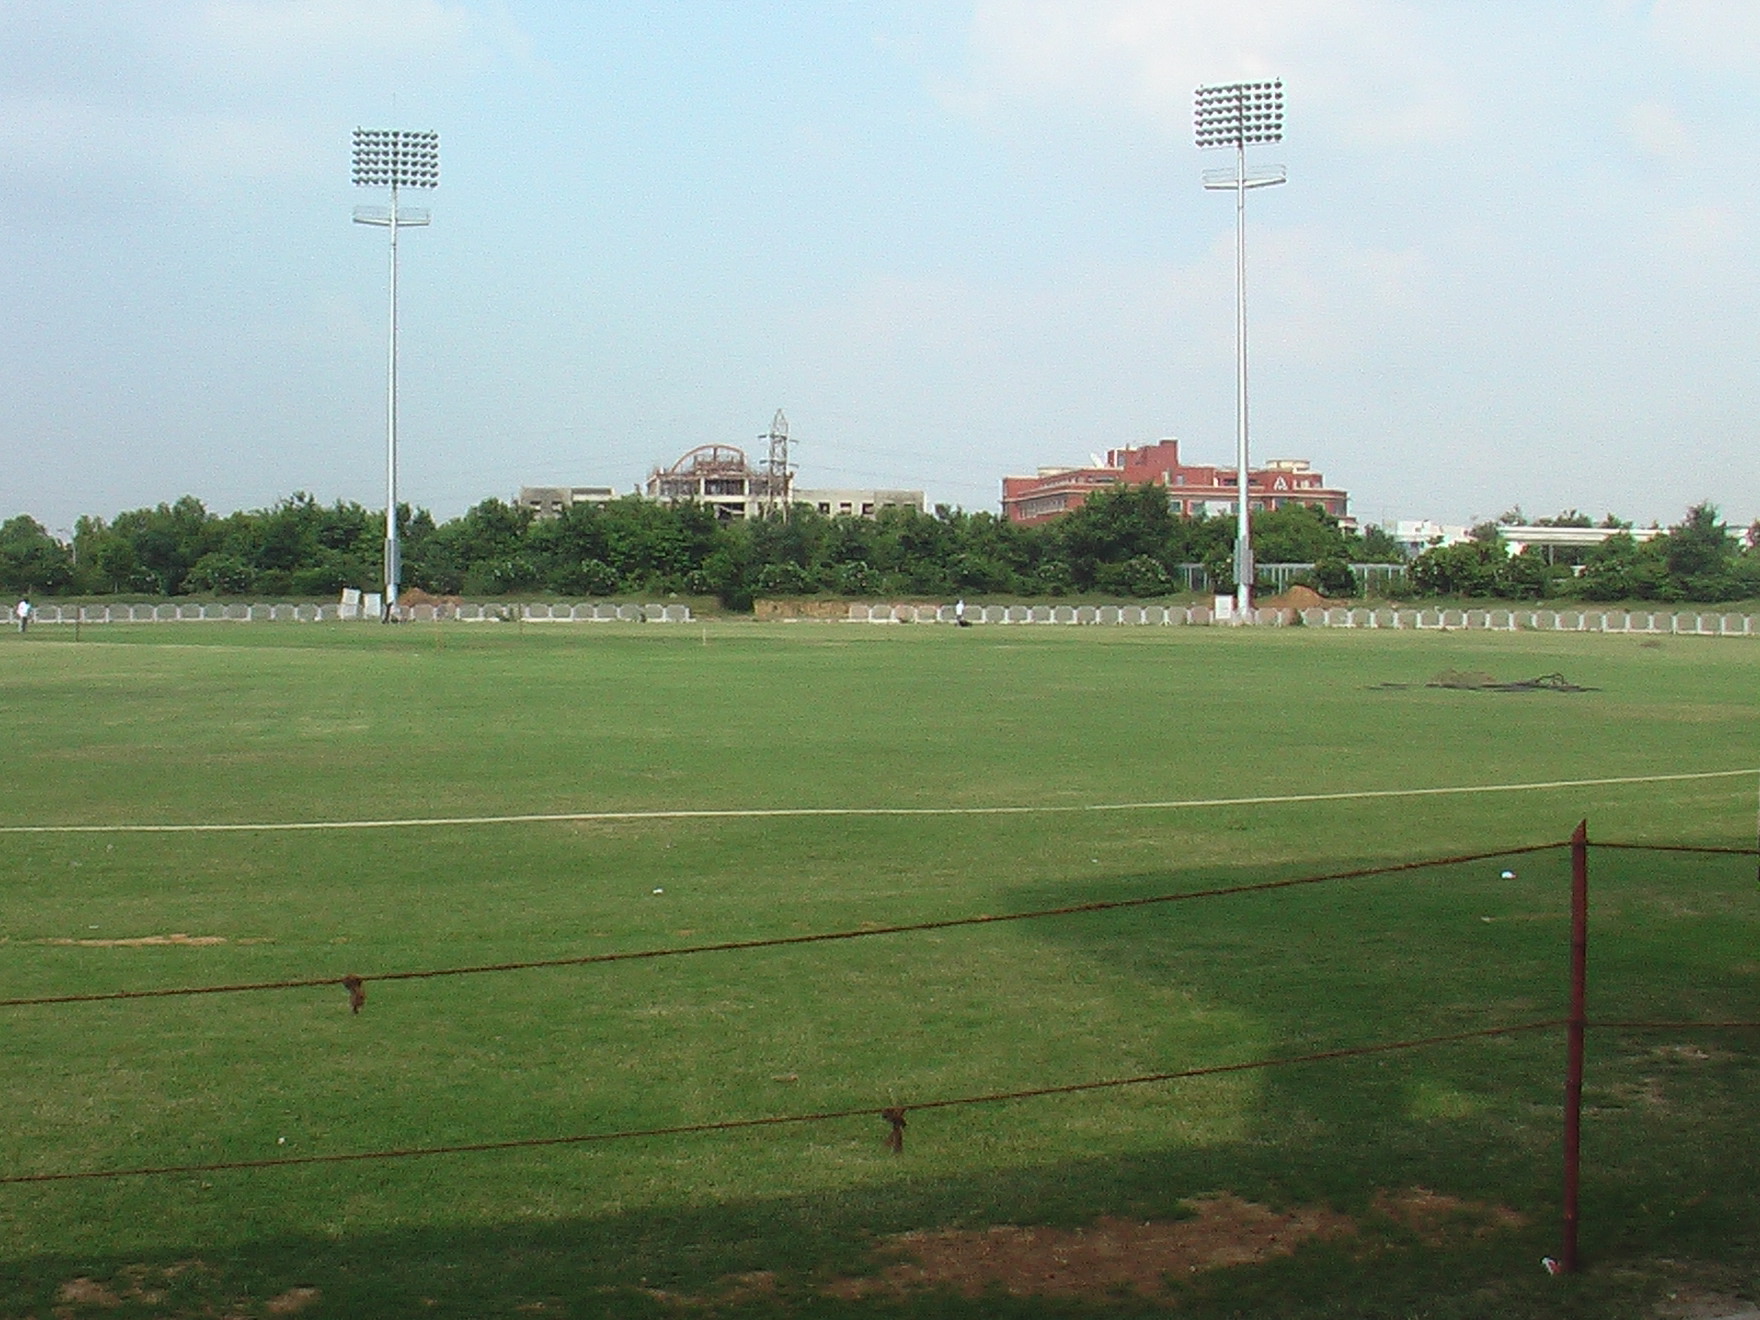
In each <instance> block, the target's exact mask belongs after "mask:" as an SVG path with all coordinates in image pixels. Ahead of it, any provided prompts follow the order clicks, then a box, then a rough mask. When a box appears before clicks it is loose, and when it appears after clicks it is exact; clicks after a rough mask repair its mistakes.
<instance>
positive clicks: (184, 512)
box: [0, 486, 1760, 609]
mask: <svg viewBox="0 0 1760 1320" xmlns="http://www.w3.org/2000/svg"><path fill="white" fill-rule="evenodd" d="M1518 512H1519V511H1518ZM1561 516H1562V515H1561ZM1572 516H1573V517H1574V516H1575V515H1572ZM1506 517H1507V515H1506ZM1518 521H1519V518H1518ZM1584 521H1585V522H1586V520H1584ZM1487 526H1488V527H1489V528H1490V530H1489V531H1488V532H1487V530H1486V529H1485V528H1481V529H1476V532H1477V533H1479V534H1480V535H1479V539H1476V540H1474V541H1472V542H1469V543H1467V544H1465V545H1458V546H1448V547H1442V546H1437V547H1433V548H1431V549H1428V550H1426V551H1424V552H1423V553H1422V554H1420V555H1418V556H1417V558H1416V559H1415V560H1413V561H1412V562H1411V564H1410V569H1409V574H1408V583H1407V586H1406V587H1405V588H1404V589H1403V590H1404V594H1407V595H1447V596H1467V597H1471V596H1489V595H1495V596H1503V597H1506V598H1516V599H1522V598H1539V597H1548V598H1551V597H1558V596H1567V595H1575V596H1581V597H1583V598H1584V599H1590V600H1619V599H1653V600H1665V601H1666V600H1708V601H1709V600H1730V599H1736V598H1738V597H1741V596H1745V595H1755V594H1760V553H1757V552H1756V550H1755V549H1754V546H1753V544H1752V542H1753V539H1754V538H1753V536H1752V535H1750V537H1749V538H1748V540H1747V542H1743V541H1742V540H1740V539H1738V538H1737V537H1736V536H1734V535H1733V534H1732V533H1731V532H1730V530H1729V529H1728V528H1727V527H1726V526H1724V525H1723V524H1722V523H1721V522H1720V521H1719V520H1718V517H1717V511H1716V509H1715V508H1713V507H1712V506H1710V505H1699V506H1696V507H1695V508H1693V509H1692V510H1689V512H1688V515H1687V518H1686V519H1685V520H1684V521H1683V522H1682V523H1681V524H1680V525H1679V526H1678V527H1675V528H1673V529H1671V530H1670V531H1669V532H1668V534H1667V535H1664V536H1659V537H1657V538H1656V539H1654V540H1651V541H1648V542H1645V543H1642V544H1640V543H1638V542H1637V541H1635V540H1634V539H1633V538H1632V537H1631V536H1630V535H1618V536H1615V537H1613V538H1612V539H1611V540H1609V541H1608V542H1606V543H1605V544H1604V545H1602V546H1599V547H1595V548H1593V549H1590V550H1587V551H1583V552H1573V553H1572V554H1569V555H1562V556H1561V555H1557V554H1554V555H1550V556H1549V555H1547V554H1545V553H1543V552H1537V551H1534V550H1530V551H1527V552H1525V553H1523V554H1521V555H1515V556H1510V555H1508V554H1506V553H1505V551H1504V548H1503V546H1502V545H1501V543H1500V542H1499V541H1498V540H1497V539H1496V534H1495V527H1494V525H1487ZM1234 535H1235V520H1234V518H1233V517H1227V516H1224V517H1188V516H1184V515H1181V514H1177V513H1174V512H1173V511H1172V510H1171V509H1170V507H1169V504H1168V499H1167V493H1166V491H1164V490H1162V489H1161V488H1159V487H1156V486H1115V487H1111V488H1109V489H1106V490H1102V491H1099V492H1096V493H1095V494H1094V495H1092V496H1090V497H1089V498H1088V500H1087V501H1086V502H1085V503H1084V504H1083V505H1082V507H1081V508H1079V509H1077V510H1075V511H1073V512H1071V513H1069V514H1067V515H1065V516H1064V517H1061V518H1058V519H1055V520H1053V521H1051V522H1047V523H1042V524H1038V525H1034V526H1021V525H1019V524H1016V523H1011V522H1009V521H1008V520H1007V519H1005V518H1003V517H1001V516H999V515H996V514H992V513H988V512H980V513H967V512H965V511H964V510H961V509H950V508H947V507H940V508H937V509H936V510H935V512H934V513H932V514H929V513H922V512H919V511H917V510H915V509H884V510H882V511H881V512H880V515H879V516H878V517H876V518H856V517H851V516H848V515H835V516H826V515H824V514H821V513H819V512H818V511H817V510H815V509H813V508H811V507H810V506H807V505H797V506H795V507H794V508H793V509H792V510H790V511H789V513H788V516H787V517H767V518H760V519H753V520H748V521H736V522H723V521H720V520H718V519H717V518H716V516H715V514H714V512H713V511H712V510H711V509H709V508H707V507H705V506H703V505H696V504H661V503H658V502H655V501H652V500H645V499H641V498H638V497H635V496H630V497H626V498H624V499H619V500H614V501H611V502H609V503H604V504H580V505H575V506H574V507H572V508H569V509H566V510H564V511H563V513H562V514H561V515H560V516H558V517H553V518H543V519H539V518H536V517H534V516H533V514H532V513H531V512H530V511H529V510H527V509H524V508H520V507H517V506H515V505H511V504H508V503H506V502H504V501H502V500H499V499H489V500H484V501H483V502H482V503H480V504H478V505H477V506H476V507H475V508H472V509H471V510H470V511H469V512H467V513H465V514H463V515H461V516H460V517H458V518H454V519H451V520H449V521H446V522H437V521H436V520H435V519H434V517H433V516H432V515H431V514H430V513H429V512H428V511H427V510H425V509H413V510H412V509H410V508H409V507H407V506H403V507H400V508H399V509H398V537H399V541H400V543H401V548H402V554H403V578H402V580H403V583H404V585H405V586H406V587H409V588H419V589H421V590H424V591H427V592H430V593H432V594H434V595H437V596H451V595H462V596H474V597H479V598H481V597H492V596H503V595H520V594H528V593H534V594H535V593H551V594H558V595H563V596H573V597H615V596H626V595H660V596H664V595H671V594H681V595H691V596H714V597H717V598H718V599H719V600H720V601H721V602H722V603H723V604H724V605H725V606H727V607H729V608H732V609H746V608H750V606H751V602H752V601H753V599H754V598H756V597H759V596H800V595H814V594H828V595H840V596H855V597H886V596H911V595H923V596H948V595H954V594H963V595H971V596H986V595H989V596H1025V597H1037V596H1064V595H1072V594H1098V595H1108V596H1121V597H1125V596H1128V597H1155V596H1168V595H1175V594H1178V593H1180V592H1182V591H1184V590H1185V587H1186V582H1185V578H1184V575H1183V573H1182V566H1184V565H1188V564H1201V565H1203V566H1204V567H1205V568H1206V569H1207V570H1208V571H1209V574H1210V576H1211V579H1212V581H1213V582H1214V583H1215V584H1217V585H1218V586H1219V587H1220V588H1222V589H1226V588H1227V587H1228V586H1229V585H1230V583H1231V581H1232V579H1231V568H1230V565H1231V560H1232V557H1233V551H1234ZM1252 539H1253V548H1254V552H1255V556H1256V558H1257V559H1258V561H1259V562H1260V563H1262V564H1263V563H1302V564H1312V565H1314V568H1313V569H1312V570H1311V572H1310V573H1309V574H1308V580H1309V582H1310V585H1312V586H1314V587H1315V588H1316V589H1318V590H1319V591H1321V592H1322V593H1323V594H1327V595H1336V596H1348V595H1354V594H1357V584H1356V580H1355V578H1354V577H1353V574H1352V570H1351V568H1350V565H1351V564H1353V563H1358V564H1361V563H1382V564H1398V563H1404V562H1405V558H1404V556H1403V554H1402V553H1401V551H1400V548H1399V547H1398V546H1397V545H1396V544H1395V542H1394V541H1393V540H1392V539H1391V538H1390V537H1389V536H1388V535H1387V534H1386V533H1385V532H1383V531H1382V530H1381V529H1379V528H1375V527H1370V528H1366V529H1364V530H1362V531H1360V532H1359V531H1355V530H1352V529H1350V528H1347V527H1344V526H1342V525H1341V524H1340V523H1339V521H1338V520H1337V519H1336V518H1334V517H1333V516H1332V515H1330V514H1328V513H1326V512H1325V511H1323V510H1321V509H1320V508H1318V507H1314V506H1307V505H1300V506H1286V507H1285V508H1282V509H1276V510H1267V511H1265V512H1263V513H1258V514H1255V515H1254V518H1253V524H1252ZM383 541H384V521H383V515H382V514H380V513H376V512H375V511H373V510H370V509H367V508H364V507H363V506H361V505H359V504H354V503H350V502H346V501H337V502H336V503H334V504H330V505H324V504H320V503H318V502H317V501H316V500H315V499H313V498H312V497H311V496H310V495H307V494H304V493H296V494H294V495H292V496H290V497H288V498H287V499H284V500H280V501H278V502H277V503H275V504H274V505H273V506H271V507H270V508H267V509H257V510H250V511H242V512H237V513H231V514H226V515H218V514H215V513H213V512H211V511H209V510H208V509H207V508H206V507H204V506H203V504H202V502H201V501H200V500H198V499H196V498H195V497H193V496H185V497H183V498H182V499H180V500H177V501H176V502H175V503H172V504H160V505H157V506H155V507H153V508H149V509H136V510H132V511H129V512H125V513H120V514H117V515H116V516H115V517H114V518H112V519H109V520H108V521H106V520H105V519H102V518H97V517H85V518H81V519H79V521H78V522H77V524H76V525H75V528H74V534H73V539H72V541H71V543H68V542H62V541H60V540H58V539H56V538H55V537H52V536H50V535H49V534H48V532H47V531H46V530H45V529H44V528H43V527H42V525H41V524H39V523H38V522H37V521H36V520H35V519H33V518H31V517H29V516H28V515H19V516H17V517H14V518H12V519H11V520H9V521H7V522H6V523H4V524H0V590H4V591H9V592H14V593H26V592H32V593H37V594H41V595H50V596H54V595H67V596H73V595H77V596H97V595H149V596H180V595H205V596H246V595H254V596H289V597H306V598H315V597H332V596H334V595H336V594H337V592H339V591H340V590H341V589H343V588H345V587H365V588H369V589H370V588H372V587H374V586H376V585H377V584H378V583H379V581H380V572H381V570H380V563H381V556H382V553H383ZM1573 558H1574V559H1575V560H1577V561H1578V562H1576V563H1573V562H1570V561H1571V560H1572V559H1573Z"/></svg>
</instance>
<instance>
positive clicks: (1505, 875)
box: [1503, 871, 1516, 880]
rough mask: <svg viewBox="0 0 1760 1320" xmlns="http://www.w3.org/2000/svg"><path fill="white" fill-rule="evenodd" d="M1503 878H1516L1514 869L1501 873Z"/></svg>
mask: <svg viewBox="0 0 1760 1320" xmlns="http://www.w3.org/2000/svg"><path fill="white" fill-rule="evenodd" d="M1503 878H1504V879H1505V880H1514V879H1515V878H1516V873H1515V872H1514V871H1505V872H1504V873H1503Z"/></svg>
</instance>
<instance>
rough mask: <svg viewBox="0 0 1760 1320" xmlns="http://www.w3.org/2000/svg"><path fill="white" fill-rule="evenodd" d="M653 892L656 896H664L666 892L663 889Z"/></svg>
mask: <svg viewBox="0 0 1760 1320" xmlns="http://www.w3.org/2000/svg"><path fill="white" fill-rule="evenodd" d="M654 892H655V893H656V894H664V893H665V892H666V891H665V890H664V889H656V890H655V891H654Z"/></svg>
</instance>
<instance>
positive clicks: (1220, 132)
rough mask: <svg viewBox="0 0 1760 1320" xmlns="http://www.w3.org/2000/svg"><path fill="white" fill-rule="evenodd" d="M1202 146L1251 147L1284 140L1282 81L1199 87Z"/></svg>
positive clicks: (1199, 136) (1200, 143)
mask: <svg viewBox="0 0 1760 1320" xmlns="http://www.w3.org/2000/svg"><path fill="white" fill-rule="evenodd" d="M1197 136H1198V145H1199V146H1200V147H1250V146H1253V145H1255V144H1258V143H1266V142H1281V141H1283V80H1282V79H1281V78H1279V79H1278V80H1276V81H1275V82H1245V83H1227V84H1224V85H1222V86H1219V87H1200V88H1198V93H1197Z"/></svg>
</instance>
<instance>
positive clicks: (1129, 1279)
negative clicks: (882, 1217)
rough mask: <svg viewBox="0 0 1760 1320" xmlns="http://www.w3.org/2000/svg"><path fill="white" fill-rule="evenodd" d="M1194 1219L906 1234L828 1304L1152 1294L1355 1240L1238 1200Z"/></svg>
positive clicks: (1329, 1217) (1324, 1223) (1305, 1214)
mask: <svg viewBox="0 0 1760 1320" xmlns="http://www.w3.org/2000/svg"><path fill="white" fill-rule="evenodd" d="M1191 1204H1192V1207H1193V1209H1194V1210H1196V1212H1197V1213H1196V1214H1195V1215H1193V1217H1192V1218H1190V1219H1179V1220H1173V1221H1151V1222H1148V1223H1144V1222H1142V1221H1140V1220H1128V1219H1115V1218H1110V1217H1109V1218H1105V1219H1100V1220H1098V1221H1096V1222H1095V1223H1094V1224H1092V1225H1090V1226H1089V1227H1087V1228H1074V1229H1070V1228H1016V1227H1012V1226H1004V1227H999V1228H990V1229H982V1230H945V1231H942V1232H935V1233H905V1234H902V1235H901V1236H899V1237H896V1238H893V1239H891V1240H890V1241H889V1242H888V1243H887V1244H886V1246H885V1248H883V1250H885V1251H886V1253H887V1254H889V1255H893V1256H896V1257H898V1259H896V1260H894V1261H893V1263H892V1264H890V1265H888V1266H886V1268H885V1269H883V1270H882V1271H881V1272H880V1273H879V1274H876V1275H873V1276H870V1277H868V1278H860V1279H842V1280H839V1281H837V1282H836V1283H834V1284H831V1285H829V1286H828V1287H826V1288H825V1289H824V1290H823V1291H824V1292H826V1293H827V1294H829V1295H830V1296H833V1297H841V1298H850V1299H853V1298H862V1297H874V1296H896V1295H899V1294H902V1293H908V1292H914V1291H917V1290H919V1289H927V1288H949V1289H952V1290H954V1291H955V1292H959V1293H962V1294H964V1295H965V1296H967V1297H976V1296H980V1295H982V1294H983V1293H985V1292H987V1291H989V1290H990V1289H992V1288H1000V1289H1002V1290H1003V1291H1004V1292H1007V1293H1010V1294H1013V1295H1015V1296H1039V1297H1099V1296H1108V1295H1116V1294H1118V1293H1120V1292H1137V1293H1144V1294H1153V1293H1158V1292H1160V1291H1161V1290H1162V1289H1163V1288H1164V1287H1165V1286H1166V1280H1167V1279H1168V1278H1169V1277H1170V1276H1172V1277H1179V1276H1183V1275H1189V1274H1196V1273H1198V1272H1199V1271H1200V1270H1208V1269H1216V1268H1217V1267H1219V1266H1224V1265H1247V1264H1251V1263H1253V1262H1255V1261H1261V1260H1265V1259H1268V1258H1269V1257H1272V1256H1285V1255H1288V1254H1289V1253H1290V1252H1292V1251H1294V1250H1295V1249H1296V1247H1297V1246H1299V1245H1300V1244H1301V1243H1303V1242H1305V1241H1307V1240H1308V1239H1310V1238H1316V1237H1332V1236H1339V1235H1342V1234H1348V1233H1350V1232H1353V1231H1354V1229H1355V1225H1354V1224H1353V1223H1352V1221H1351V1220H1350V1219H1349V1218H1348V1217H1346V1216H1344V1215H1341V1214H1338V1213H1336V1212H1334V1211H1331V1210H1323V1209H1312V1208H1303V1209H1297V1210H1290V1211H1282V1212H1280V1211H1276V1210H1271V1209H1268V1208H1266V1207H1265V1206H1262V1205H1255V1204H1254V1203H1253V1202H1251V1201H1243V1200H1242V1199H1240V1198H1239V1197H1238V1196H1231V1195H1226V1194H1225V1195H1221V1196H1207V1197H1204V1198H1202V1199H1200V1200H1195V1201H1193V1202H1192V1203H1191Z"/></svg>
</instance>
